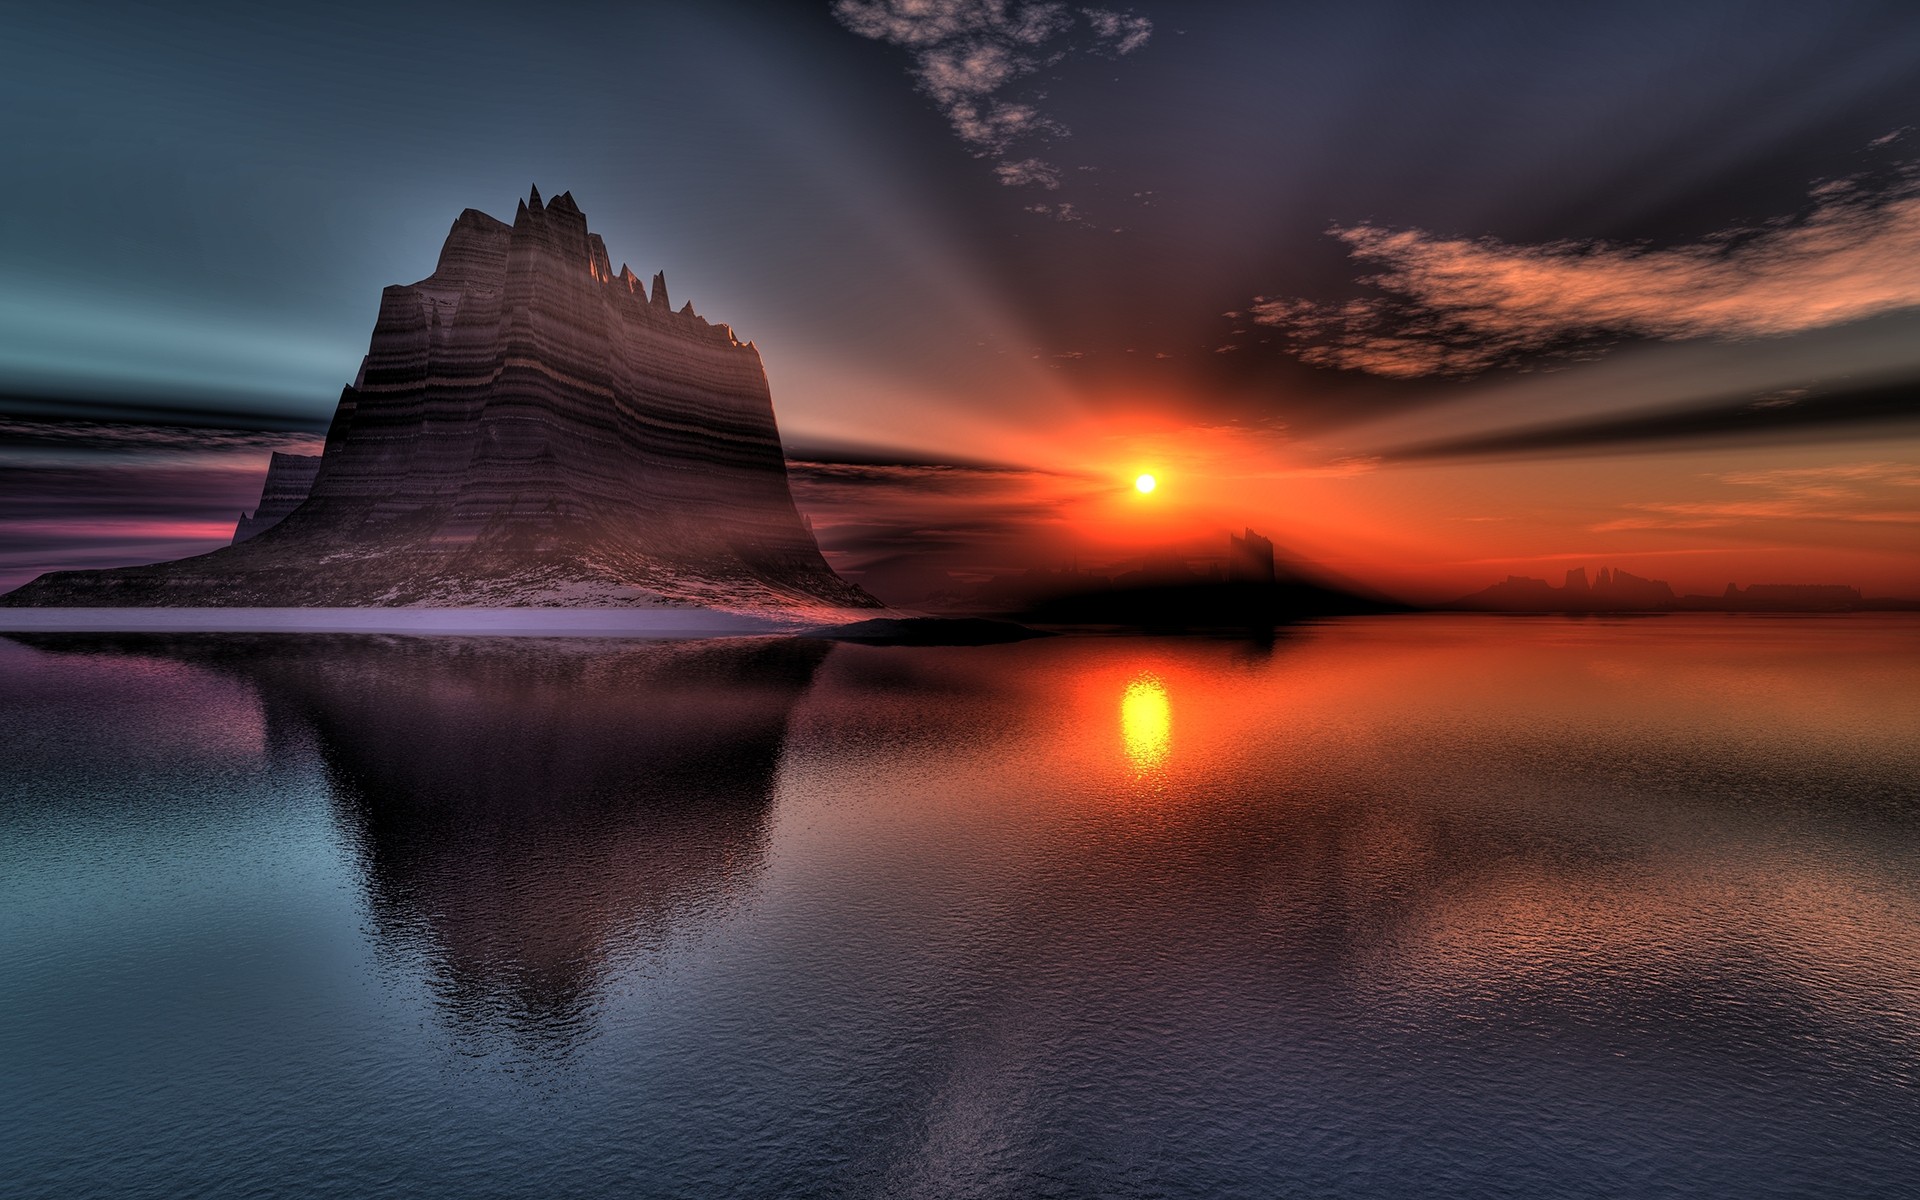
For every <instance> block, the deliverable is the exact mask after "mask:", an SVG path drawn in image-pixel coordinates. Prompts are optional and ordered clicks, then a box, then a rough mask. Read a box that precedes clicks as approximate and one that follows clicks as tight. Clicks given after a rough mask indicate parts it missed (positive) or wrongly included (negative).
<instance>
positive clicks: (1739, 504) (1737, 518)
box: [1593, 462, 1920, 533]
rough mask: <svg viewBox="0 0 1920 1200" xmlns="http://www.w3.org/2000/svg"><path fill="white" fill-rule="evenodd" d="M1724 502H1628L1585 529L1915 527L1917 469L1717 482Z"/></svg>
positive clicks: (1737, 475)
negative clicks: (1800, 524) (1794, 524)
mask: <svg viewBox="0 0 1920 1200" xmlns="http://www.w3.org/2000/svg"><path fill="white" fill-rule="evenodd" d="M1717 481H1718V482H1719V483H1721V484H1723V485H1725V486H1726V487H1727V488H1728V489H1729V494H1728V495H1727V496H1726V497H1725V498H1724V499H1710V500H1704V501H1685V502H1660V503H1643V504H1632V505H1628V506H1627V507H1628V508H1629V509H1630V510H1631V512H1630V513H1629V515H1627V516H1623V517H1619V518H1617V519H1615V520H1612V521H1607V522H1604V523H1602V524H1599V525H1595V526H1594V527H1593V530H1594V532H1596V533H1613V532H1618V531H1621V530H1631V529H1723V528H1727V527H1730V526H1737V525H1749V524H1754V523H1757V522H1780V521H1819V522H1834V521H1837V522H1843V523H1847V524H1856V525H1920V465H1915V464H1913V463H1899V462H1857V463H1837V464H1832V465H1828V466H1820V467H1792V468H1787V469H1784V470H1774V471H1736V472H1729V473H1727V474H1724V475H1720V476H1718V477H1717Z"/></svg>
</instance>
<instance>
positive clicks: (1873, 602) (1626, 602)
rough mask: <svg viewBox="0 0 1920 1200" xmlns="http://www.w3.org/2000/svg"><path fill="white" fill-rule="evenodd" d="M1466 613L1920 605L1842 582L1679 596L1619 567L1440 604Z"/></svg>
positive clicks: (1529, 581) (1519, 581) (1513, 581)
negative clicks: (1868, 593) (1871, 595)
mask: <svg viewBox="0 0 1920 1200" xmlns="http://www.w3.org/2000/svg"><path fill="white" fill-rule="evenodd" d="M1440 607H1442V608H1446V609H1454V610H1459V611H1465V612H1538V613H1581V612H1594V613H1603V612H1612V613H1620V612H1801V613H1822V612H1894V611H1913V610H1920V601H1916V600H1897V599H1888V598H1873V599H1870V598H1868V597H1866V596H1865V595H1863V594H1862V593H1861V591H1860V589H1859V588H1856V587H1853V586H1850V585H1848V584H1839V583H1813V584H1802V583H1756V584H1751V585H1749V586H1747V587H1745V588H1743V587H1741V586H1739V585H1738V584H1734V583H1729V584H1728V585H1727V587H1726V590H1725V591H1723V592H1721V593H1720V594H1719V595H1717V596H1701V595H1677V594H1675V592H1674V590H1673V588H1672V586H1671V585H1669V584H1668V583H1667V582H1666V581H1665V580H1662V579H1645V578H1642V577H1641V576H1638V575H1635V574H1633V573H1631V572H1629V571H1623V570H1620V569H1619V568H1616V567H1601V568H1600V569H1599V571H1598V572H1596V573H1595V575H1594V576H1593V578H1592V579H1591V580H1589V579H1588V578H1587V569H1586V568H1585V567H1574V568H1572V569H1570V570H1568V571H1567V573H1566V581H1565V582H1564V583H1563V584H1561V585H1560V586H1559V587H1555V586H1554V585H1552V584H1550V583H1548V582H1547V581H1546V580H1544V579H1534V578H1531V577H1529V576H1526V575H1509V576H1507V577H1506V578H1505V579H1504V580H1502V581H1501V582H1499V583H1496V584H1494V585H1492V586H1491V587H1486V588H1482V589H1481V590H1480V591H1477V592H1475V593H1473V594H1472V595H1470V596H1462V597H1461V598H1460V599H1458V600H1455V601H1452V602H1451V603H1448V604H1444V605H1441V606H1440Z"/></svg>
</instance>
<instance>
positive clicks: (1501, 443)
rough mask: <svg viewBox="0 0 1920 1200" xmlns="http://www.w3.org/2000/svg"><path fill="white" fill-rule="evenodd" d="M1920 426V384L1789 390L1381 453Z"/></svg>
mask: <svg viewBox="0 0 1920 1200" xmlns="http://www.w3.org/2000/svg"><path fill="white" fill-rule="evenodd" d="M1917 427H1920V379H1906V380H1899V381H1896V382H1890V383H1877V384H1872V385H1866V386H1860V387H1853V388H1848V389H1845V390H1834V391H1825V392H1814V391H1812V390H1811V389H1800V388H1796V389H1791V390H1790V391H1786V392H1768V393H1766V394H1765V395H1761V396H1758V397H1755V396H1751V395H1749V396H1745V397H1736V398H1731V399H1728V398H1722V399H1716V400H1711V401H1705V402H1702V403H1698V404H1691V405H1687V406H1685V407H1678V408H1659V409H1647V410H1642V411H1639V412H1630V413H1624V414H1618V415H1609V416H1602V417H1587V418H1582V419H1580V420H1574V421H1556V422H1551V423H1547V424H1537V425H1527V426H1523V427H1521V428H1518V429H1504V430H1495V431H1493V432H1490V433H1475V434H1469V435H1466V436H1464V437H1455V438H1443V439H1440V440H1437V441H1430V442H1418V443H1414V444H1411V445H1405V446H1397V447H1394V448H1392V449H1389V450H1385V451H1382V457H1383V458H1385V459H1387V460H1389V461H1398V462H1410V461H1421V460H1433V459H1448V458H1498V457H1504V456H1509V455H1540V454H1606V453H1617V452H1620V451H1625V450H1642V449H1646V448H1647V447H1649V446H1656V445H1661V444H1683V443H1689V442H1705V441H1724V440H1729V439H1734V440H1764V439H1768V438H1774V439H1792V440H1801V439H1805V438H1807V437H1809V436H1813V435H1818V434H1826V435H1846V436H1861V435H1864V434H1866V433H1869V432H1880V431H1883V430H1890V429H1913V428H1917Z"/></svg>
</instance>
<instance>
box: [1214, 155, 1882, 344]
mask: <svg viewBox="0 0 1920 1200" xmlns="http://www.w3.org/2000/svg"><path fill="white" fill-rule="evenodd" d="M1330 233H1331V234H1332V235H1333V236H1334V237H1337V238H1339V239H1340V240H1341V241H1343V242H1345V243H1346V244H1347V246H1348V247H1349V250H1350V253H1351V255H1352V257H1353V259H1354V260H1355V261H1356V262H1360V263H1365V264H1367V265H1369V266H1372V267H1376V268H1378V273H1376V274H1373V275H1370V276H1367V277H1365V278H1363V279H1362V280H1361V282H1362V283H1364V284H1367V285H1369V286H1371V287H1372V288H1374V289H1375V290H1376V292H1378V293H1379V294H1378V295H1374V296H1370V297H1366V298H1360V299H1352V300H1347V301H1344V302H1339V303H1319V302H1315V301H1311V300H1302V299H1288V298H1282V297H1269V296H1262V297H1257V298H1256V299H1255V300H1254V303H1253V305H1252V308H1251V311H1252V314H1253V319H1254V320H1255V321H1256V322H1258V323H1260V324H1262V325H1268V326H1272V327H1274V328H1276V329H1281V330H1284V331H1285V332H1286V333H1287V334H1288V335H1289V337H1290V338H1291V339H1292V341H1293V343H1294V348H1295V353H1296V354H1297V355H1298V356H1299V357H1300V358H1301V359H1302V360H1303V361H1305V362H1308V363H1311V364H1313V365H1316V366H1325V367H1340V368H1347V369H1351V370H1359V371H1366V372H1369V373H1372V374H1375V375H1384V376H1390V377H1398V378H1410V377H1416V376H1423V375H1472V374H1477V373H1479V372H1482V371H1487V370H1491V369H1493V368H1496V367H1502V366H1509V365H1514V364H1517V363H1520V362H1523V361H1525V360H1526V359H1528V358H1529V357H1532V356H1536V355H1540V354H1543V353H1549V352H1558V353H1567V352H1573V353H1578V352H1581V351H1585V352H1588V353H1592V352H1594V351H1596V350H1597V348H1598V347H1599V346H1600V344H1601V343H1602V342H1603V341H1604V340H1605V339H1608V338H1615V337H1641V338H1654V339H1660V340H1666V341H1679V340H1684V339H1689V338H1721V339H1727V340H1739V339H1745V338H1758V337H1780V336H1785V335H1788V334H1794V333H1800V332H1803V331H1806V330H1812V329H1819V328H1823V327H1825V326H1830V325H1839V324H1844V323H1846V322H1849V321H1858V320H1861V319H1863V318H1866V317H1871V316H1876V315H1878V314H1881V313H1887V312H1892V311H1895V310H1898V309H1904V308H1911V307H1915V306H1920V185H1917V184H1916V182H1915V180H1914V179H1913V178H1912V177H1911V176H1910V175H1909V176H1903V177H1902V178H1900V179H1899V180H1897V181H1896V182H1894V183H1892V184H1888V185H1881V186H1872V185H1868V184H1866V183H1863V182H1861V181H1858V180H1840V181H1835V182H1832V183H1829V184H1826V185H1823V186H1821V187H1820V188H1817V189H1815V190H1814V192H1813V193H1812V195H1811V206H1810V208H1809V209H1808V210H1807V211H1806V212H1805V213H1804V214H1802V215H1801V216H1800V217H1798V218H1796V219H1792V220H1782V221H1776V222H1772V223H1770V224H1767V225H1764V226H1759V227H1755V228H1741V229H1730V230H1726V231H1723V232H1721V233H1717V234H1714V235H1712V236H1710V237H1707V238H1705V239H1702V240H1701V241H1699V242H1695V243H1692V244H1687V245H1680V246H1671V247H1666V248H1652V247H1646V246H1635V245H1623V244H1619V243H1612V242H1550V243H1546V244H1543V245H1533V246H1528V245H1514V244H1510V243H1507V242H1501V241H1497V240H1494V239H1492V238H1482V239H1478V240H1468V239H1461V238H1445V237H1441V236H1439V235H1436V234H1433V233H1428V232H1426V231H1424V230H1419V229H1402V230H1392V229H1385V228H1381V227H1379V226H1375V225H1367V224H1361V225H1352V226H1345V227H1335V228H1334V229H1332V230H1330Z"/></svg>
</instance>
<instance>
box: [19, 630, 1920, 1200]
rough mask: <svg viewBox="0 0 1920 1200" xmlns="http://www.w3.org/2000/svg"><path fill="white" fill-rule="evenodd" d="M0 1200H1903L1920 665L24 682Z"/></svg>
mask: <svg viewBox="0 0 1920 1200" xmlns="http://www.w3.org/2000/svg"><path fill="white" fill-rule="evenodd" d="M0 1193H4V1194H5V1195H8V1196H36V1197H38V1196H46V1197H63V1198H66V1197H83V1196H95V1195H99V1196H116V1197H120V1196H126V1197H161V1196H165V1197H173V1196H274V1195H287V1196H340V1197H372V1196H447V1197H488V1196H526V1197H562V1196H621V1197H645V1196H707V1195H725V1196H743V1197H762V1196H767V1197H773V1196H941V1197H944V1196H1008V1197H1027V1196H1049V1195H1060V1196H1197V1197H1227V1196H1247V1197H1287V1196H1300V1197H1345V1196H1356V1197H1358V1196H1364V1197H1418V1196H1473V1197H1481V1196H1511V1197H1520V1198H1527V1200H1544V1198H1550V1197H1563V1196H1630V1197H1650V1196H1721V1197H1737V1198H1741V1200H1753V1198H1757V1197H1772V1196H1780V1197H1788V1196H1791V1197H1808V1196H1831V1197H1845V1198H1848V1200H1863V1198H1867V1197H1880V1196H1885V1197H1894V1196H1901V1197H1913V1196H1916V1195H1920V622H1917V621H1914V620H1910V619H1898V618H1887V619H1879V618H1821V619H1774V620H1768V619H1754V618H1744V619H1743V618H1720V617H1703V618H1673V619H1660V620H1646V621H1630V622H1626V621H1598V620H1595V621H1559V620H1499V619H1469V618H1461V619H1455V618H1388V619H1376V620H1370V621H1354V622H1343V623H1335V624H1331V625H1327V626H1323V627H1319V628H1316V629H1311V630H1308V631H1305V632H1303V633H1300V634H1298V635H1296V636H1293V637H1288V638H1282V639H1281V640H1279V641H1278V642H1276V643H1274V644H1272V645H1266V646H1261V645H1248V644H1238V643H1232V642H1216V641H1156V640H1141V639H1075V640H1068V639H1058V640H1050V641H1042V642H1033V643H1027V644H1023V645H1017V646H1007V647H994V648H986V649H882V648H865V647H852V646H842V647H838V648H829V647H827V646H825V645H821V644H815V643H806V642H797V641H748V642H725V643H684V644H679V645H667V644H636V643H606V642H587V641H573V642H524V641H523V642H502V641H458V640H454V641H444V642H433V641H422V640H407V639H372V638H365V639H353V638H341V639H311V638H309V639H304V640H302V639H275V638H272V637H255V638H244V637H224V638H223V637H200V638H174V639H171V640H140V639H119V640H114V639H102V638H98V637H66V638H38V639H32V640H30V641H15V640H6V639H0Z"/></svg>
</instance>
